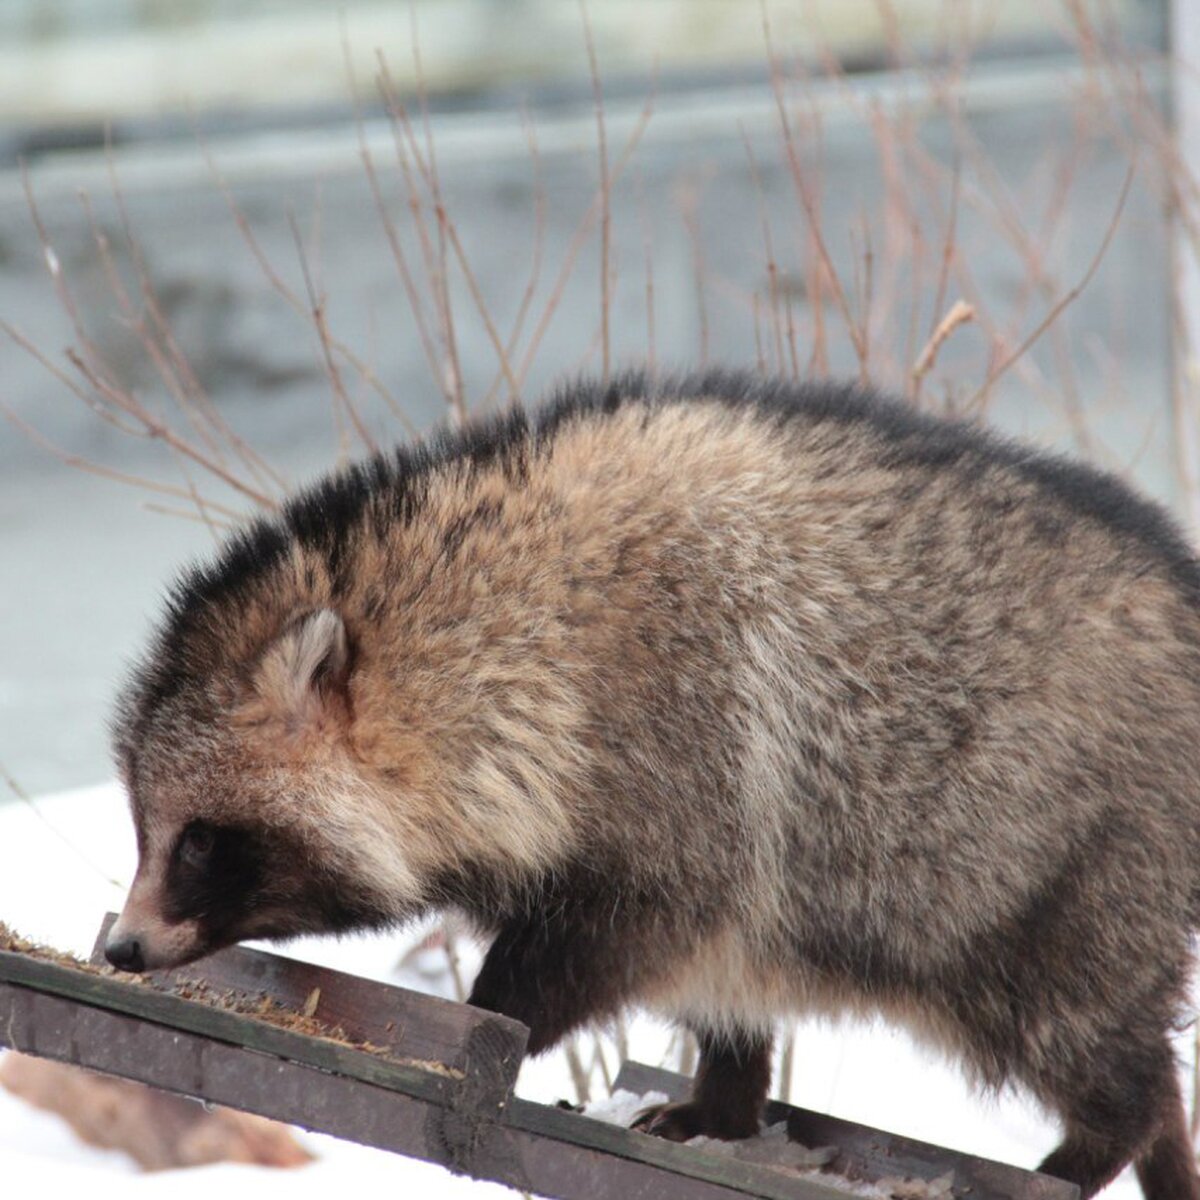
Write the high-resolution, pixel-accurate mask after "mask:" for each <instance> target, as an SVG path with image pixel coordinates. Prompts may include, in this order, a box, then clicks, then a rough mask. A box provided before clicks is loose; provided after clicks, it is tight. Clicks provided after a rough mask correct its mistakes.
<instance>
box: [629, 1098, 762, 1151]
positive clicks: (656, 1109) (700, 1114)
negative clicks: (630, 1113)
mask: <svg viewBox="0 0 1200 1200" xmlns="http://www.w3.org/2000/svg"><path fill="white" fill-rule="evenodd" d="M629 1128H630V1129H636V1130H637V1131H638V1132H639V1133H648V1134H649V1135H650V1136H651V1137H660V1138H666V1140H667V1141H669V1142H686V1141H688V1140H689V1139H690V1138H694V1137H699V1136H701V1135H702V1134H703V1136H705V1137H711V1138H723V1139H724V1140H726V1141H734V1140H736V1139H738V1138H747V1137H754V1136H755V1134H757V1133H758V1121H757V1120H756V1119H755V1118H754V1116H753V1114H751V1115H749V1116H744V1115H742V1114H735V1113H714V1112H710V1111H706V1110H705V1109H704V1108H702V1107H701V1106H700V1105H699V1104H697V1103H696V1102H695V1101H694V1100H684V1101H680V1102H678V1103H676V1104H655V1105H652V1106H651V1107H650V1108H644V1109H642V1111H641V1112H640V1113H638V1115H637V1116H636V1117H634V1119H633V1124H632V1125H630V1127H629Z"/></svg>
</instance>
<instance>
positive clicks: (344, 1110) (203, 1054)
mask: <svg viewBox="0 0 1200 1200" xmlns="http://www.w3.org/2000/svg"><path fill="white" fill-rule="evenodd" d="M0 1042H3V1043H5V1044H7V1045H9V1046H12V1047H13V1049H16V1050H21V1051H24V1052H25V1053H27V1054H36V1055H40V1056H42V1057H44V1058H52V1059H55V1060H57V1061H59V1062H69V1063H74V1064H75V1065H77V1066H81V1067H86V1068H88V1069H90V1070H96V1071H103V1072H106V1073H107V1074H110V1075H118V1076H121V1077H122V1078H125V1079H133V1080H136V1081H138V1082H141V1083H146V1084H150V1085H151V1086H153V1087H157V1088H162V1089H164V1090H166V1091H170V1092H177V1093H179V1094H181V1095H185V1096H193V1097H196V1098H198V1099H203V1100H209V1101H212V1102H214V1103H217V1104H224V1105H227V1106H229V1107H231V1108H238V1109H242V1110H244V1111H246V1112H253V1113H258V1114H260V1115H261V1116H265V1117H273V1118H275V1119H276V1120H280V1121H286V1122H289V1123H290V1124H294V1125H300V1126H302V1127H303V1128H306V1129H313V1130H319V1131H321V1132H324V1133H331V1134H333V1135H335V1136H337V1137H343V1138H347V1139H349V1140H352V1141H356V1142H361V1143H364V1144H366V1145H371V1146H377V1147H380V1148H382V1149H385V1150H393V1151H396V1152H398V1153H400V1154H406V1155H409V1156H412V1157H415V1158H422V1159H426V1160H428V1161H430V1162H437V1163H441V1164H442V1165H444V1166H447V1167H450V1168H451V1169H457V1170H468V1169H469V1168H470V1166H471V1164H472V1162H473V1160H474V1159H475V1158H476V1157H480V1158H481V1159H482V1160H483V1161H487V1162H494V1161H495V1157H496V1156H495V1152H494V1151H492V1150H491V1148H490V1147H489V1145H488V1142H489V1139H490V1140H492V1141H494V1140H496V1133H495V1130H496V1129H497V1126H496V1125H495V1123H494V1122H491V1121H474V1122H471V1121H464V1120H463V1119H462V1114H461V1113H459V1112H457V1111H456V1110H455V1109H454V1108H453V1107H450V1106H448V1105H447V1104H443V1103H437V1102H435V1100H434V1097H433V1095H432V1094H426V1095H413V1094H411V1093H410V1092H408V1091H405V1090H398V1089H395V1088H393V1087H380V1086H377V1085H375V1084H371V1083H366V1082H364V1081H363V1080H362V1079H360V1078H353V1077H348V1076H344V1075H339V1074H335V1073H330V1072H329V1071H328V1070H325V1069H323V1068H320V1067H317V1066H315V1065H311V1064H307V1063H303V1062H297V1061H293V1060H289V1059H285V1058H278V1057H275V1056H273V1055H270V1054H266V1053H259V1052H254V1051H249V1050H247V1049H246V1048H245V1047H244V1046H239V1045H233V1044H230V1043H227V1042H223V1041H216V1040H213V1039H212V1038H211V1037H209V1036H207V1035H206V1034H203V1033H196V1032H189V1031H186V1030H181V1029H178V1028H171V1027H169V1026H166V1025H161V1024H156V1023H153V1022H150V1021H147V1020H145V1019H144V1018H141V1017H135V1016H130V1015H127V1014H124V1013H120V1012H117V1011H115V1010H113V1009H106V1008H97V1007H91V1006H89V1005H86V1004H83V1003H80V1001H79V1000H78V999H77V998H74V997H64V996H58V995H53V994H49V993H46V992H42V991H38V990H35V989H34V988H29V987H22V986H18V985H15V984H12V983H0ZM435 1078H436V1077H435ZM442 1082H443V1083H444V1082H445V1081H442ZM438 1091H439V1095H438V1097H437V1098H438V1099H443V1100H444V1099H446V1098H447V1097H446V1092H445V1089H444V1088H443V1089H438ZM500 1150H501V1153H503V1152H504V1148H503V1147H500Z"/></svg>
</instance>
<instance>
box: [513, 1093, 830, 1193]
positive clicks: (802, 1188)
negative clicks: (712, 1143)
mask: <svg viewBox="0 0 1200 1200" xmlns="http://www.w3.org/2000/svg"><path fill="white" fill-rule="evenodd" d="M504 1124H505V1125H506V1126H508V1127H509V1128H510V1129H518V1130H521V1131H522V1132H525V1133H531V1134H535V1135H537V1136H538V1137H540V1138H546V1139H551V1140H554V1141H561V1142H570V1143H571V1144H572V1145H574V1146H579V1147H583V1148H587V1149H589V1150H596V1151H599V1152H601V1153H603V1154H607V1155H611V1156H613V1157H616V1158H623V1159H629V1160H632V1161H635V1162H639V1163H644V1164H646V1165H648V1166H654V1167H660V1168H662V1169H663V1170H666V1171H670V1172H672V1173H673V1174H675V1175H681V1176H685V1177H686V1178H689V1179H697V1180H704V1181H706V1182H708V1183H715V1184H720V1185H721V1186H723V1187H726V1188H729V1189H730V1190H732V1191H734V1192H738V1193H741V1194H743V1195H748V1196H761V1197H764V1198H767V1200H830V1198H831V1197H835V1196H836V1197H839V1198H840V1200H845V1195H846V1193H845V1191H844V1190H843V1189H839V1188H835V1187H833V1186H832V1185H831V1184H828V1183H824V1182H822V1181H821V1179H820V1178H819V1177H816V1176H813V1177H807V1176H800V1175H795V1174H792V1173H790V1172H784V1171H776V1170H772V1169H771V1168H770V1167H765V1166H762V1165H760V1164H758V1163H748V1162H742V1161H740V1160H738V1159H734V1158H730V1157H727V1156H725V1155H722V1154H713V1153H709V1152H707V1151H705V1150H703V1149H698V1148H696V1147H694V1146H682V1145H679V1144H678V1143H676V1142H668V1141H664V1140H663V1139H662V1138H655V1137H648V1136H647V1135H646V1134H644V1133H635V1132H634V1131H633V1130H631V1129H625V1128H622V1127H621V1126H620V1125H610V1124H607V1123H606V1122H604V1121H596V1120H593V1119H592V1118H590V1117H585V1116H583V1115H582V1114H580V1113H576V1112H571V1111H569V1110H566V1109H561V1108H552V1107H550V1106H549V1105H545V1104H534V1103H532V1102H531V1101H529V1100H522V1099H520V1098H519V1097H518V1098H514V1099H513V1100H512V1101H511V1103H510V1104H509V1106H508V1110H507V1112H506V1113H505V1116H504Z"/></svg>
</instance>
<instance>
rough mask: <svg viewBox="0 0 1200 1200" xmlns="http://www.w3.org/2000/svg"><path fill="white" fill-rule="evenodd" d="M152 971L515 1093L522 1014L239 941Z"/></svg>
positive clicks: (102, 936)
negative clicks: (251, 999)
mask: <svg viewBox="0 0 1200 1200" xmlns="http://www.w3.org/2000/svg"><path fill="white" fill-rule="evenodd" d="M115 920H116V916H115V914H113V913H109V914H108V915H107V916H106V917H105V918H104V921H103V923H102V924H101V926H100V932H99V935H98V936H97V938H96V944H95V946H94V947H93V949H92V956H91V961H92V962H93V963H95V964H96V965H100V966H102V965H103V964H104V962H105V959H104V943H105V941H106V940H107V937H108V930H109V928H110V927H111V926H112V923H113V921H115ZM152 977H153V978H155V979H161V980H163V981H164V982H166V983H169V984H181V983H193V984H197V985H203V986H206V987H208V988H210V989H212V990H215V991H218V992H220V991H232V992H237V993H240V994H243V995H247V996H256V995H259V994H264V995H267V996H269V997H270V998H271V999H272V1000H273V1001H275V1002H276V1003H277V1004H278V1005H280V1006H281V1007H283V1008H287V1009H291V1010H293V1011H295V1012H301V1011H302V1012H306V1013H308V1014H309V1015H310V1016H312V1017H314V1018H315V1019H316V1020H318V1021H320V1022H321V1024H323V1025H325V1026H327V1027H329V1028H336V1029H341V1030H342V1031H343V1032H344V1033H345V1034H346V1036H347V1038H348V1040H350V1041H351V1042H363V1043H366V1044H368V1045H370V1046H372V1047H377V1048H378V1049H380V1050H382V1051H384V1053H386V1055H387V1056H388V1057H389V1058H393V1059H399V1060H411V1061H413V1062H417V1063H440V1064H442V1065H444V1066H445V1067H447V1068H449V1069H450V1070H457V1071H463V1072H466V1071H468V1070H469V1071H470V1073H471V1075H472V1076H473V1078H474V1079H475V1084H476V1086H477V1087H478V1088H481V1089H482V1092H483V1093H484V1094H486V1096H488V1097H492V1098H494V1100H495V1101H496V1103H498V1104H502V1103H503V1101H505V1100H506V1099H507V1098H508V1096H509V1095H510V1094H511V1092H512V1087H513V1084H514V1083H515V1082H516V1078H517V1072H518V1070H519V1069H520V1066H521V1059H522V1057H523V1056H524V1054H525V1043H526V1041H527V1040H528V1037H529V1031H528V1030H527V1029H526V1028H525V1026H524V1025H522V1024H521V1023H520V1022H519V1021H510V1020H509V1019H508V1018H507V1017H499V1016H497V1015H496V1014H494V1013H489V1012H485V1011H483V1010H482V1009H478V1008H472V1007H470V1005H467V1004H455V1003H454V1002H453V1001H450V1000H443V999H442V998H441V997H439V996H427V995H425V994H423V993H421V992H414V991H410V990H409V989H408V988H400V987H394V986H391V985H388V984H385V983H377V982H375V981H374V980H371V979H362V978H360V977H359V976H357V975H348V974H346V973H345V972H344V971H335V970H332V969H330V968H328V967H317V966H313V965H312V964H311V963H304V962H298V961H296V960H295V959H291V958H285V957H284V956H282V955H278V954H266V953H263V952H261V951H258V950H246V949H244V948H242V947H240V946H234V947H232V948H231V949H228V950H220V951H218V952H217V953H216V954H211V955H209V956H208V957H207V958H204V959H201V960H200V961H199V962H196V963H190V964H188V965H187V966H184V967H180V968H178V969H176V970H174V971H158V972H153V973H152ZM314 1000H315V1004H314V1003H312V1002H313V1001H314ZM263 1048H267V1047H263ZM482 1098H483V1097H482V1095H481V1099H482Z"/></svg>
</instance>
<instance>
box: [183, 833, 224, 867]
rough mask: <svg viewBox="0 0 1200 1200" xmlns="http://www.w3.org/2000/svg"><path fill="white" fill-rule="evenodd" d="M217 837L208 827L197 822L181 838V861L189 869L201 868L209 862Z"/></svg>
mask: <svg viewBox="0 0 1200 1200" xmlns="http://www.w3.org/2000/svg"><path fill="white" fill-rule="evenodd" d="M215 841H216V835H215V834H214V833H213V831H212V829H211V828H210V827H209V826H208V825H203V824H200V823H199V822H195V823H193V824H191V825H189V826H188V827H187V828H186V829H185V830H184V831H183V833H182V835H181V836H180V838H179V860H180V862H182V863H184V864H186V865H187V866H189V867H194V868H200V867H203V866H204V865H205V864H206V863H207V862H208V857H209V855H210V854H211V853H212V848H213V843H214V842H215Z"/></svg>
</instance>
